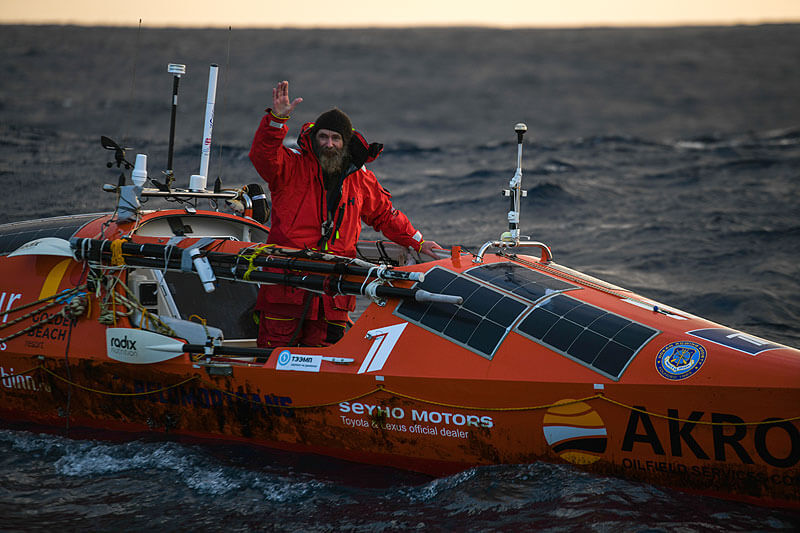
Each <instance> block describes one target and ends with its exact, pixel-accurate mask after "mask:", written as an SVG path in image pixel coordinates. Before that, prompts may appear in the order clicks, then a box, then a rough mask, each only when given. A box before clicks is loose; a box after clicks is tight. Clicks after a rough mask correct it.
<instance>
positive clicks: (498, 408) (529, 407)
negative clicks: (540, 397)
mask: <svg viewBox="0 0 800 533" xmlns="http://www.w3.org/2000/svg"><path fill="white" fill-rule="evenodd" d="M379 388H380V389H381V390H384V391H386V392H388V393H389V394H394V395H395V396H399V397H401V398H406V399H408V400H414V401H415V402H422V403H428V404H431V405H439V406H441V407H450V408H452V409H470V410H472V411H536V410H538V409H550V408H551V407H562V406H564V405H572V404H574V403H580V402H588V401H591V400H595V399H597V398H600V397H601V395H600V394H595V395H594V396H587V397H586V398H582V399H580V400H568V401H559V402H555V403H550V404H547V405H533V406H528V407H473V406H469V405H458V404H452V403H444V402H435V401H432V400H426V399H424V398H417V397H415V396H411V395H409V394H403V393H402V392H397V391H393V390H390V389H386V388H383V387H379Z"/></svg>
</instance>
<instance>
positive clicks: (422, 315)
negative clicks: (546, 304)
mask: <svg viewBox="0 0 800 533" xmlns="http://www.w3.org/2000/svg"><path fill="white" fill-rule="evenodd" d="M416 286H417V287H419V288H422V289H424V290H426V291H430V292H438V293H443V294H455V295H458V296H461V297H462V298H463V299H464V302H463V303H462V304H461V305H453V304H443V303H420V302H416V301H410V300H408V301H404V302H402V303H400V304H399V305H398V306H397V308H396V309H395V314H396V315H397V316H400V317H402V318H404V319H406V320H408V321H409V322H413V323H416V324H418V325H420V326H422V327H423V328H425V329H427V330H430V331H433V332H435V333H438V334H439V335H441V336H443V337H445V338H448V339H450V340H451V341H453V342H455V343H458V344H460V345H462V346H464V347H466V348H468V349H469V350H472V351H473V352H475V353H477V354H479V355H481V356H483V357H486V358H487V359H491V358H492V357H494V353H495V351H497V348H498V347H499V346H500V343H501V342H502V341H503V339H504V338H505V337H506V335H507V334H508V332H509V330H510V329H511V326H512V324H513V323H514V322H516V321H517V319H518V318H519V317H520V316H521V315H522V313H524V312H525V311H526V310H527V309H529V306H528V305H526V304H524V303H522V302H520V301H519V300H516V299H515V298H512V297H510V296H508V295H505V294H503V293H501V292H499V291H495V290H492V289H490V288H488V287H486V286H484V285H481V284H480V283H477V282H475V281H473V280H470V279H468V278H466V277H464V276H461V275H459V274H456V273H455V272H451V271H449V270H446V269H443V268H440V267H435V268H433V269H431V270H430V271H428V272H427V273H426V274H425V281H423V282H421V283H418V284H417V285H416Z"/></svg>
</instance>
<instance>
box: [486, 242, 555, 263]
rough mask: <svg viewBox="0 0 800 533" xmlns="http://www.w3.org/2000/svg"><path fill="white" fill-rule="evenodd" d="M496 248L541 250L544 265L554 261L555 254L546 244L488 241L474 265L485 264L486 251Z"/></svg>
mask: <svg viewBox="0 0 800 533" xmlns="http://www.w3.org/2000/svg"><path fill="white" fill-rule="evenodd" d="M492 246H493V247H495V248H529V247H532V248H539V249H540V250H541V251H542V255H541V259H540V260H541V262H542V263H549V262H550V261H552V260H553V252H552V251H551V250H550V247H549V246H547V245H546V244H544V243H542V242H538V241H488V242H486V243H484V244H483V246H481V248H480V250H478V253H477V254H476V255H475V258H474V259H473V260H472V262H473V263H483V255H484V254H485V253H486V250H488V249H489V247H492Z"/></svg>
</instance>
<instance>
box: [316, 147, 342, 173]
mask: <svg viewBox="0 0 800 533" xmlns="http://www.w3.org/2000/svg"><path fill="white" fill-rule="evenodd" d="M344 159H345V157H344V150H337V149H336V148H328V149H327V150H323V149H318V150H317V160H318V161H319V165H320V167H322V173H323V174H328V175H331V176H339V175H341V174H342V172H344Z"/></svg>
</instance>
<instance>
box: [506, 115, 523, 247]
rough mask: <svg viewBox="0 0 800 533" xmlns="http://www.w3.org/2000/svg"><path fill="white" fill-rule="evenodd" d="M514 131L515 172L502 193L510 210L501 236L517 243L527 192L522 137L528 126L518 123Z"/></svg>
mask: <svg viewBox="0 0 800 533" xmlns="http://www.w3.org/2000/svg"><path fill="white" fill-rule="evenodd" d="M514 131H515V132H517V171H516V172H515V173H514V177H513V178H511V181H510V182H509V184H508V187H509V189H508V190H506V191H503V193H504V194H508V196H509V197H510V202H511V209H510V210H509V212H508V234H507V235H503V237H502V239H503V240H509V241H513V242H514V243H517V244H518V243H519V238H520V233H519V210H520V207H521V204H522V201H521V199H522V197H524V196H527V191H523V190H522V136H523V135H525V132H526V131H528V126H526V125H525V124H523V123H522V122H520V123H519V124H517V125H516V126H514Z"/></svg>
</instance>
